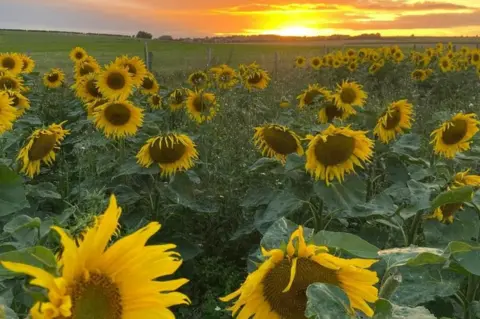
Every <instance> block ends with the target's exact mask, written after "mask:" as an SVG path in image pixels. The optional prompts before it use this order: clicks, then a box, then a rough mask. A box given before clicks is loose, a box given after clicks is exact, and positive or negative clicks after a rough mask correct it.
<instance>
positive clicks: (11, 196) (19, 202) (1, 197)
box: [0, 164, 29, 217]
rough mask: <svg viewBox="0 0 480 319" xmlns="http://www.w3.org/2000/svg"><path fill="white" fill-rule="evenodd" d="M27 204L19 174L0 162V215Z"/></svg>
mask: <svg viewBox="0 0 480 319" xmlns="http://www.w3.org/2000/svg"><path fill="white" fill-rule="evenodd" d="M28 206H29V205H28V202H27V199H26V197H25V190H24V188H23V184H22V179H21V178H20V176H18V175H17V174H16V173H14V172H13V171H12V170H10V169H9V168H8V167H7V166H5V165H2V164H0V217H1V216H7V215H10V214H12V213H14V212H16V211H19V210H20V209H22V208H25V207H28Z"/></svg>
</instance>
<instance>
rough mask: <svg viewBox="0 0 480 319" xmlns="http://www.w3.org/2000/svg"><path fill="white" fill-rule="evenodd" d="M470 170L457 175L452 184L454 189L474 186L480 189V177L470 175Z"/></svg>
mask: <svg viewBox="0 0 480 319" xmlns="http://www.w3.org/2000/svg"><path fill="white" fill-rule="evenodd" d="M469 173H470V169H467V170H466V171H463V172H459V173H457V174H455V176H454V177H453V180H452V182H451V184H452V185H451V187H452V188H458V187H463V186H473V187H480V176H479V175H473V174H469Z"/></svg>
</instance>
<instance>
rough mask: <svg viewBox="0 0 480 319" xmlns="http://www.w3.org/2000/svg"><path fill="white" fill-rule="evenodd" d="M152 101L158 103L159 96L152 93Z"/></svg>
mask: <svg viewBox="0 0 480 319" xmlns="http://www.w3.org/2000/svg"><path fill="white" fill-rule="evenodd" d="M152 103H153V104H155V105H160V97H159V96H158V95H154V96H153V97H152Z"/></svg>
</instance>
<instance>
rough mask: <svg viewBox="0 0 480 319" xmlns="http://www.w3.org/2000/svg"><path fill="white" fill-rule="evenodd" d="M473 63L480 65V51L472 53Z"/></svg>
mask: <svg viewBox="0 0 480 319" xmlns="http://www.w3.org/2000/svg"><path fill="white" fill-rule="evenodd" d="M471 61H472V64H473V65H479V64H480V51H479V50H475V51H473V52H471Z"/></svg>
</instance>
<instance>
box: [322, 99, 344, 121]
mask: <svg viewBox="0 0 480 319" xmlns="http://www.w3.org/2000/svg"><path fill="white" fill-rule="evenodd" d="M325 113H326V114H327V119H328V122H331V121H333V119H335V118H337V117H342V115H343V111H342V110H341V109H339V108H337V106H336V105H335V104H333V103H329V104H328V105H327V106H326V107H325Z"/></svg>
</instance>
